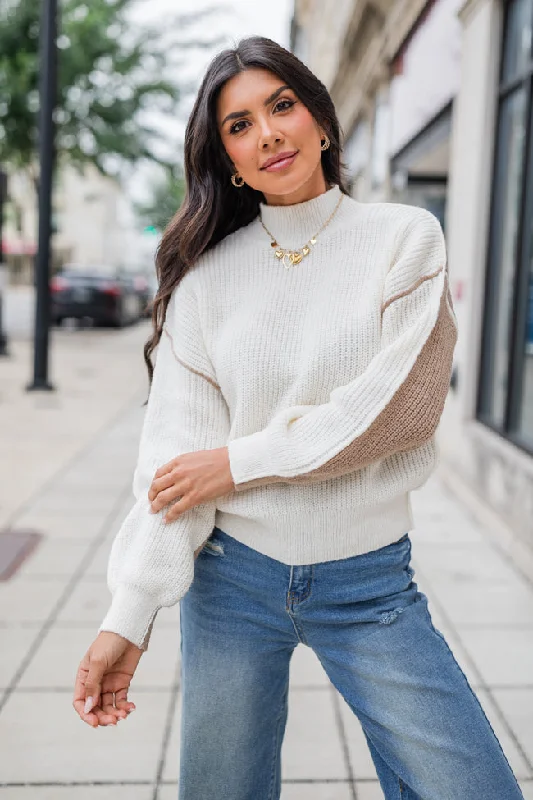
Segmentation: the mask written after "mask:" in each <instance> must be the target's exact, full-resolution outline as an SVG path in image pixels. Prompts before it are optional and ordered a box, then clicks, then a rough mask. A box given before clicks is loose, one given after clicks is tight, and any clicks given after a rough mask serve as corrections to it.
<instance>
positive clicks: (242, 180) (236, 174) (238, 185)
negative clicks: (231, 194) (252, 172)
mask: <svg viewBox="0 0 533 800" xmlns="http://www.w3.org/2000/svg"><path fill="white" fill-rule="evenodd" d="M237 178H240V179H241V182H240V183H237ZM231 182H232V184H233V185H234V186H236V187H237V189H240V188H241V186H244V178H243V177H242V175H239V173H238V172H235V173H234V174H233V175H232V176H231Z"/></svg>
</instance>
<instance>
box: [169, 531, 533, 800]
mask: <svg viewBox="0 0 533 800" xmlns="http://www.w3.org/2000/svg"><path fill="white" fill-rule="evenodd" d="M410 558H411V540H410V538H409V535H408V534H404V536H402V537H401V538H400V539H398V541H396V542H393V543H392V544H390V545H387V546H386V547H382V548H380V549H379V550H374V551H371V552H368V553H364V554H362V555H357V556H353V557H350V558H346V559H342V560H338V561H326V562H322V563H317V564H309V565H305V566H290V565H286V564H283V563H281V562H280V561H277V560H275V559H272V558H269V557H268V556H265V555H263V554H261V553H259V552H257V551H256V550H253V549H251V548H249V547H247V546H246V545H244V544H241V543H240V542H238V541H237V540H236V539H234V538H233V537H231V536H229V535H228V534H226V533H225V532H223V531H221V530H220V529H219V528H217V527H215V528H214V529H213V533H212V535H211V536H210V538H209V539H208V541H207V543H206V544H205V545H204V547H203V548H202V550H201V551H200V553H199V555H198V557H197V559H196V562H195V575H194V580H193V583H192V585H191V587H190V589H189V591H188V592H187V594H186V595H185V596H184V598H183V599H182V600H181V607H180V626H181V654H182V661H181V681H182V687H181V688H182V706H181V745H180V773H179V800H279V798H280V796H281V748H282V742H283V736H284V732H285V725H286V720H287V712H288V690H289V665H290V660H291V655H292V653H293V651H294V648H295V647H296V646H297V645H298V644H302V645H304V646H306V647H310V648H311V649H312V650H313V651H314V652H315V654H316V655H317V657H318V659H319V660H320V662H321V664H322V666H323V667H324V670H325V671H326V673H327V675H328V676H329V679H330V680H331V682H332V684H333V685H334V686H335V687H336V688H337V690H338V691H339V693H340V694H341V695H342V697H343V698H344V700H345V701H346V703H347V704H348V706H349V707H350V709H351V710H352V711H353V713H354V714H355V715H356V716H357V718H358V719H359V722H360V723H361V726H362V729H363V732H364V734H365V737H366V741H367V743H368V747H369V750H370V754H371V756H372V759H373V761H374V764H375V767H376V771H377V774H378V777H379V781H380V784H381V787H382V789H383V793H384V796H385V798H386V800H519V798H522V800H523V795H522V792H521V791H520V788H519V786H518V783H517V781H516V778H515V776H514V775H513V772H512V770H511V767H510V766H509V763H508V761H507V759H506V757H505V755H504V753H503V751H502V748H501V746H500V743H499V741H498V739H497V738H496V735H495V733H494V731H493V729H492V727H491V725H490V723H489V721H488V719H487V717H486V716H485V713H484V711H483V710H482V708H481V705H480V703H479V701H478V699H477V697H476V696H475V694H474V692H473V691H472V689H471V687H470V685H469V683H468V681H467V679H466V677H465V675H464V673H463V672H462V670H461V668H460V667H459V665H458V663H457V661H456V660H455V657H454V656H453V653H452V651H451V650H450V648H449V646H448V644H447V643H446V640H445V638H444V636H443V635H442V634H441V633H440V631H438V630H437V629H436V628H435V626H434V625H433V622H432V619H431V615H430V612H429V610H428V602H427V597H426V596H425V595H424V594H423V593H422V592H420V591H418V587H417V584H416V583H415V582H414V580H413V577H414V571H413V569H412V567H411V566H410Z"/></svg>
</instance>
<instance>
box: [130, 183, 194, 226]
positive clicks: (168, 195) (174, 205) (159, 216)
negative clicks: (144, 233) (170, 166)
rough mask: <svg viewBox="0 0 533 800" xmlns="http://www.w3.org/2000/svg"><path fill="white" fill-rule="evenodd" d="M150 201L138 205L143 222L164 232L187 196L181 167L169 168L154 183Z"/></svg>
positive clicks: (138, 212)
mask: <svg viewBox="0 0 533 800" xmlns="http://www.w3.org/2000/svg"><path fill="white" fill-rule="evenodd" d="M151 195H152V196H151V199H150V201H149V202H148V203H145V204H138V205H137V214H138V215H139V218H140V219H141V221H142V222H143V224H145V225H147V226H149V225H153V227H154V228H156V230H158V231H159V232H160V233H162V232H163V231H164V230H165V228H166V227H167V225H168V223H169V222H170V220H171V219H172V217H173V216H174V214H175V213H176V211H177V210H178V208H179V207H180V206H181V204H182V202H183V198H184V197H185V178H184V176H183V173H182V171H181V170H180V169H175V170H167V171H166V173H165V176H164V177H163V178H160V179H159V180H157V181H155V182H154V183H153V185H152V190H151Z"/></svg>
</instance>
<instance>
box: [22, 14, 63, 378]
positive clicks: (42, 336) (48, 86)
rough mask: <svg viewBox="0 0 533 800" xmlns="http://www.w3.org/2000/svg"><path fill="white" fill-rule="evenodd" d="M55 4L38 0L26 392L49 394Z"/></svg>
mask: <svg viewBox="0 0 533 800" xmlns="http://www.w3.org/2000/svg"><path fill="white" fill-rule="evenodd" d="M56 42H57V0H42V5H41V27H40V36H39V59H40V79H39V97H40V110H39V165H40V169H39V245H38V248H39V249H38V253H37V260H36V265H35V268H36V276H35V277H36V280H35V286H36V303H35V345H34V372H33V383H31V384H29V385H28V386H27V389H28V391H32V390H36V389H41V390H43V389H44V390H47V391H52V390H54V388H55V387H54V386H52V384H50V383H49V382H48V340H49V330H50V239H51V234H52V227H51V221H52V220H51V217H52V180H53V172H54V155H55V153H54V150H55V148H54V122H53V113H54V108H55V104H56V95H57V44H56Z"/></svg>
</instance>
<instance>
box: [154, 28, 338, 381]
mask: <svg viewBox="0 0 533 800" xmlns="http://www.w3.org/2000/svg"><path fill="white" fill-rule="evenodd" d="M250 68H259V69H266V70H268V71H269V72H272V73H273V74H275V75H277V76H278V78H280V80H283V81H284V82H285V83H286V84H287V85H288V86H290V87H291V88H292V89H293V91H294V92H295V94H296V95H297V97H298V98H299V100H300V101H301V102H302V103H303V104H304V105H305V106H306V107H307V108H308V110H309V111H310V113H311V114H312V116H313V117H314V118H315V120H316V122H317V123H318V124H319V125H320V126H321V129H322V130H324V131H325V133H326V134H327V135H328V137H329V139H330V142H331V145H330V147H329V148H328V150H324V151H323V152H322V168H323V171H324V177H325V180H326V184H327V185H329V186H331V185H333V184H338V185H339V187H340V189H341V191H343V192H344V193H345V194H347V189H346V188H345V186H344V181H343V178H342V176H341V172H342V170H343V168H344V165H343V164H342V162H341V145H340V136H341V129H340V125H339V121H338V119H337V114H336V111H335V107H334V105H333V101H332V99H331V97H330V95H329V92H328V90H327V89H326V87H325V86H324V84H323V83H322V82H321V81H320V80H319V79H318V78H317V77H316V75H314V74H313V73H312V72H311V70H310V69H308V67H306V66H305V64H303V63H302V62H301V61H300V60H299V59H298V58H297V57H296V56H295V55H294V54H293V53H291V52H290V51H289V50H286V49H285V48H284V47H282V46H281V45H279V44H277V43H276V42H274V41H272V39H267V38H265V37H263V36H250V37H247V38H246V39H241V41H240V42H239V43H238V44H237V46H236V47H235V48H233V49H226V50H222V51H221V52H220V53H218V54H217V55H216V56H215V58H214V59H213V60H212V61H211V63H210V65H209V66H208V68H207V72H206V74H205V76H204V79H203V81H202V84H201V86H200V89H199V91H198V95H197V97H196V101H195V103H194V107H193V110H192V112H191V115H190V117H189V120H188V123H187V128H186V131H185V147H184V168H185V181H186V191H185V198H184V200H183V203H182V205H181V206H180V208H179V210H178V212H177V213H176V215H175V216H174V218H173V219H172V220H171V221H170V223H169V225H168V227H167V228H166V230H165V232H164V234H163V238H162V240H161V243H160V245H159V248H158V250H157V254H156V270H157V277H158V282H159V289H158V291H157V294H156V296H155V298H154V302H153V310H152V323H153V333H152V335H151V337H150V338H149V339H148V341H147V342H146V344H145V346H144V360H145V362H146V366H147V368H148V376H149V379H150V382H151V380H152V375H153V365H152V361H151V354H152V352H153V350H154V349H155V348H156V346H157V344H158V343H159V340H160V338H161V334H162V330H163V324H164V321H165V314H166V310H167V306H168V303H169V300H170V296H171V294H172V291H173V289H174V288H175V287H176V286H177V285H178V283H179V282H180V280H181V279H182V278H183V276H184V275H185V273H186V272H187V270H188V269H189V268H190V267H191V266H192V265H193V264H194V262H195V260H196V259H197V258H198V257H199V256H200V254H201V253H203V252H204V251H206V250H209V248H211V247H214V245H215V244H217V242H219V241H221V240H222V239H223V238H224V237H225V236H227V235H228V234H230V233H233V231H236V230H237V229H238V228H241V227H243V226H244V225H248V224H249V223H250V222H251V221H252V220H253V219H254V218H255V217H256V216H257V215H258V213H259V202H264V196H263V193H262V192H259V191H256V190H255V189H252V188H251V187H250V186H248V185H247V184H246V185H245V186H243V187H242V188H240V189H236V188H235V187H234V186H233V185H232V183H231V181H230V177H231V174H232V172H233V165H232V163H231V160H230V158H229V157H228V155H227V153H226V151H225V149H224V146H223V144H222V141H221V138H220V134H219V132H218V127H217V116H216V103H217V98H218V95H219V92H220V90H221V88H222V87H223V86H224V84H225V83H226V82H227V81H228V80H230V78H233V77H234V76H235V75H238V74H239V73H240V72H244V71H245V70H246V69H250Z"/></svg>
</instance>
